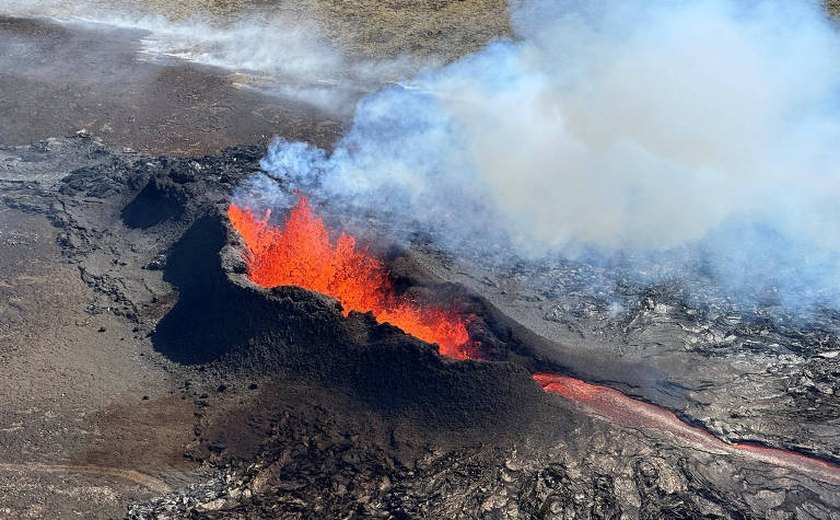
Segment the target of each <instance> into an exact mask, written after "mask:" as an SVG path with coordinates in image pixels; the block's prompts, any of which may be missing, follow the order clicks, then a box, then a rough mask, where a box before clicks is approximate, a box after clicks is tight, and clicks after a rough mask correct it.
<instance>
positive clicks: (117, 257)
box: [0, 0, 840, 520]
mask: <svg viewBox="0 0 840 520" xmlns="http://www.w3.org/2000/svg"><path fill="white" fill-rule="evenodd" d="M537 3H538V2H537ZM129 4H131V3H127V2H126V3H122V2H112V3H104V4H103V3H102V2H96V1H91V2H87V3H82V4H80V5H78V6H71V5H69V4H67V3H65V2H59V1H56V2H34V3H26V2H16V1H8V2H7V3H6V4H5V5H4V3H3V1H2V0H0V45H3V48H4V49H8V52H4V53H3V54H2V56H0V63H2V64H3V70H2V71H0V116H2V117H0V272H2V273H3V276H2V278H0V294H2V299H0V370H2V377H0V446H2V448H3V449H2V450H0V452H2V453H0V519H5V518H9V519H18V518H50V519H52V518H125V519H131V520H137V519H178V518H192V519H199V518H201V519H222V518H225V519H228V518H229V519H269V518H271V519H273V518H299V519H304V518H312V519H321V518H390V519H413V518H441V519H443V518H446V519H449V518H499V519H502V518H521V519H542V518H546V519H549V518H569V519H578V518H579V519H632V518H643V519H660V518H674V519H695V518H709V519H713V518H719V519H729V518H733V519H752V518H770V519H787V518H796V519H800V518H802V519H838V518H840V424H838V420H840V419H839V418H840V384H838V376H840V321H838V320H840V314H838V313H837V308H840V307H832V305H831V304H830V303H825V304H821V306H820V307H819V308H818V309H817V310H811V311H809V312H807V313H806V312H805V311H802V310H801V309H799V308H796V307H794V306H787V305H786V301H785V300H784V298H782V297H781V296H776V297H767V296H766V295H765V296H763V297H762V299H754V300H752V299H748V298H742V299H739V298H734V297H729V296H727V293H725V291H724V290H723V289H720V288H718V287H717V286H713V285H712V284H711V283H709V284H704V283H693V282H694V281H695V280H694V278H693V277H695V274H696V273H695V271H691V270H690V269H688V268H686V269H685V270H681V271H678V272H677V275H673V276H668V277H664V278H661V279H653V278H652V277H648V278H644V277H634V276H632V275H631V274H629V273H630V272H629V270H628V269H626V268H625V267H626V264H618V263H614V264H610V263H598V262H595V261H589V260H588V259H587V257H586V256H585V255H584V254H582V253H580V252H578V253H577V254H574V255H573V254H568V255H554V256H548V257H545V256H544V257H540V258H538V259H533V258H526V257H523V258H517V259H516V261H511V262H500V261H499V260H498V259H499V256H498V255H496V256H494V255H493V254H491V253H490V249H486V250H483V251H484V252H483V253H476V252H475V251H472V250H470V252H469V253H468V254H464V253H463V251H458V250H456V249H454V248H453V247H450V245H449V244H448V243H447V242H443V241H439V240H437V239H436V235H435V233H436V230H437V229H438V228H435V229H428V228H423V227H418V228H417V229H414V228H412V229H411V230H410V231H411V232H405V227H406V226H409V225H410V222H412V221H411V220H410V219H406V218H405V216H406V215H405V214H408V213H409V212H410V210H411V208H412V207H413V206H412V204H413V202H410V201H407V200H402V199H400V200H399V201H398V205H397V208H398V209H400V210H403V212H404V213H405V214H403V215H398V216H397V217H394V215H393V214H392V213H389V212H390V211H392V208H385V209H383V208H382V207H374V206H370V207H367V208H365V207H362V208H361V209H360V207H359V206H357V205H356V204H357V203H358V201H359V200H365V201H367V200H369V199H366V198H365V197H369V194H363V195H364V196H357V197H355V198H354V197H353V196H350V197H349V200H348V199H347V198H343V197H342V194H340V193H339V194H336V193H332V194H333V195H334V197H333V198H331V197H330V196H329V195H330V193H331V192H329V191H328V189H329V186H328V183H329V174H330V173H332V174H337V173H336V172H339V173H340V171H341V170H340V169H339V168H334V171H332V170H329V168H331V167H332V166H330V165H331V164H332V163H327V166H324V165H323V164H321V163H319V161H323V159H320V158H319V157H322V156H325V154H326V153H327V152H332V151H334V150H338V151H339V152H341V151H342V150H345V149H347V150H350V152H351V153H352V152H353V151H354V150H360V149H362V150H363V149H364V147H365V143H366V141H358V140H356V141H354V140H353V139H356V137H355V136H356V135H357V134H354V133H353V129H354V128H359V127H365V124H368V123H369V121H366V120H364V119H363V118H362V116H364V114H365V113H366V112H365V110H367V108H366V107H370V106H374V108H376V107H377V105H376V104H375V103H374V102H369V103H368V104H367V105H366V104H365V103H366V102H365V100H374V101H375V100H377V99H379V98H377V97H376V96H377V94H376V93H377V92H379V91H383V92H386V93H394V92H396V93H402V92H408V93H412V92H420V93H421V95H422V94H423V92H424V91H423V88H422V85H421V86H417V85H414V84H412V83H410V82H402V81H403V80H402V79H401V78H403V77H412V76H413V75H415V74H417V72H418V71H424V72H421V73H420V76H419V77H421V78H422V77H424V76H423V74H429V71H430V70H436V68H437V67H441V66H443V64H445V63H453V62H457V60H459V59H461V58H462V57H464V56H469V55H470V53H473V52H481V49H482V48H484V46H485V44H487V42H488V41H492V40H497V39H498V40H499V41H501V42H503V43H502V44H500V45H502V46H503V45H506V43H504V42H507V41H508V40H509V39H510V38H511V34H513V33H515V31H517V30H520V31H521V30H522V29H512V25H513V26H517V27H520V26H521V24H522V23H523V22H522V19H521V18H519V17H520V16H525V14H522V13H527V8H528V6H529V5H531V3H529V2H522V3H521V4H522V5H519V4H518V3H516V2H513V3H511V5H510V6H505V5H504V3H503V2H493V1H484V0H476V1H472V0H467V1H462V2H449V1H434V2H432V1H428V2H427V1H422V2H407V3H400V2H382V3H379V2H357V3H353V5H350V4H345V3H341V2H331V1H312V2H299V3H292V2H250V1H242V2H203V1H198V0H196V1H194V2H187V3H177V4H176V3H171V2H164V1H149V2H139V3H133V4H137V5H129ZM561 4H563V5H564V3H563V2H560V3H558V6H559V5H561ZM570 5H571V4H570ZM603 5H604V6H608V5H612V3H611V2H604V3H603ZM827 5H828V9H829V10H830V11H831V10H832V9H834V7H833V6H832V4H831V3H830V2H829V3H828V4H827ZM523 6H524V7H523ZM569 9H571V7H569ZM115 13H116V14H115ZM509 13H512V14H509ZM190 14H192V15H193V18H194V19H191V18H190V16H189V15H190ZM825 16H828V15H825ZM258 20H259V22H258ZM259 23H264V24H265V23H267V24H268V25H259ZM832 23H833V22H832ZM191 24H195V25H191ZM249 24H250V25H249ZM296 24H299V25H296ZM517 24H518V25H517ZM249 26H254V27H258V28H259V29H260V31H269V29H270V31H269V32H271V31H276V32H277V33H278V34H279V33H283V31H288V32H289V33H290V34H292V37H289V39H284V38H285V36H283V35H282V34H281V35H280V36H277V35H275V36H276V37H277V38H279V39H278V40H274V39H271V38H267V37H264V35H263V34H262V33H260V32H259V31H256V32H255V31H249V30H248V29H247V28H248V27H249ZM195 27H199V29H200V30H198V32H195V31H196V29H195ZM243 27H244V28H245V29H243ZM301 27H302V28H303V29H300V28H301ZM313 27H318V32H319V37H320V38H323V39H325V40H326V41H328V42H331V43H332V44H333V45H334V46H335V48H332V47H330V49H329V50H324V48H322V47H321V45H322V42H321V41H320V40H318V42H314V43H313V42H312V41H310V40H308V39H307V38H309V36H307V34H308V32H311V31H312V30H314V29H312V28H313ZM512 31H513V32H512ZM255 34H256V37H255V36H254V35H255ZM208 35H210V36H208ZM236 38H242V39H244V40H245V41H247V42H248V44H247V45H246V46H245V52H244V53H239V52H238V50H239V49H238V47H235V46H233V47H231V46H230V45H231V44H230V42H231V41H233V40H235V39H236ZM514 38H515V36H514ZM263 40H267V41H268V43H266V42H264V41H263ZM298 41H306V42H308V43H307V44H306V45H303V44H301V46H300V47H296V46H295V45H297V44H296V43H295V42H298ZM254 42H258V43H254ZM499 48H500V47H492V46H491V49H496V50H497V51H498V49H499ZM232 49H236V50H237V52H233V50H232ZM289 49H291V50H289ZM336 49H337V50H336ZM258 50H259V51H263V50H264V51H265V53H263V52H257V51H258ZM267 53H276V54H278V55H279V56H280V57H282V58H284V59H285V61H283V60H280V59H274V58H272V59H265V56H266V55H268V54H267ZM284 53H286V54H284ZM345 55H346V57H344V56H345ZM337 56H342V57H341V58H339V57H337ZM243 63H246V64H247V66H244V65H242V64H243ZM468 63H469V61H468ZM526 69H527V67H526ZM446 70H450V69H446ZM456 77H457V75H456ZM479 80H480V78H479V77H478V76H476V79H475V81H476V82H478V81H479ZM802 88H804V87H802ZM806 90H807V89H806ZM490 97H491V96H488V98H487V99H490ZM359 100H361V102H360V103H359V104H358V105H355V103H356V102H357V101H359ZM742 101H743V102H744V103H746V101H744V100H742ZM458 102H459V100H457V99H456V100H454V101H453V103H455V105H456V106H461V105H458ZM474 105H475V103H474V101H470V103H467V104H466V105H465V106H466V107H467V109H465V110H466V111H469V110H472V109H473V107H474ZM478 105H480V103H478ZM353 106H356V108H355V110H354V109H353ZM384 106H385V107H386V108H387V105H384ZM404 106H407V107H409V108H413V106H412V105H410V104H405V105H404ZM423 107H424V106H423V105H421V108H423ZM400 110H402V108H401V109H400ZM373 112H374V114H383V113H385V114H386V115H390V114H389V111H388V110H379V111H378V112H377V111H376V110H374V111H373ZM456 112H457V111H456ZM423 113H424V114H426V112H423ZM354 118H355V119H354ZM354 121H355V123H354ZM360 121H361V122H360ZM386 121H390V120H387V119H386ZM430 121H431V122H434V119H433V118H429V119H428V120H423V124H424V125H431V124H432V123H431V122H430ZM374 126H375V125H374ZM409 126H410V125H408V124H406V127H409ZM571 126H573V125H571ZM430 128H431V127H430V126H424V127H423V129H424V130H423V132H419V133H421V134H423V133H425V134H432V135H435V136H437V135H438V133H437V132H435V131H434V130H433V129H430ZM456 128H457V126H452V127H446V132H441V134H443V135H447V136H450V135H452V134H455V133H456ZM374 130H376V128H374ZM402 130H404V128H402V129H401V128H399V127H398V125H397V126H394V125H390V123H389V126H388V127H387V131H386V132H379V131H373V132H372V135H374V138H378V137H379V136H381V135H385V136H386V138H387V137H388V136H391V135H396V134H398V133H399V132H400V131H402ZM590 130H591V129H589V130H587V131H590ZM639 132H643V129H642V130H639ZM273 136H279V137H281V138H282V140H281V141H270V139H271V138H272V137H273ZM348 136H349V137H348ZM454 140H455V141H457V139H454ZM295 141H300V142H305V143H308V145H307V146H309V148H307V147H304V146H302V145H296V144H291V145H289V146H290V147H289V148H282V147H283V146H286V145H288V143H294V142H295ZM278 142H279V144H278ZM348 142H350V145H347V143H348ZM675 146H676V145H675ZM278 147H279V148H278ZM312 147H317V148H312ZM596 148H597V147H596ZM278 150H280V152H278ZM301 150H304V152H301ZM313 150H316V151H315V152H313ZM320 150H325V151H327V152H320ZM437 151H438V150H435V152H437ZM386 152H387V150H386ZM426 152H427V151H426V150H421V151H420V153H421V155H423V154H425V153H426ZM296 153H297V154H302V155H300V157H298V156H295V155H294V154H296ZM319 153H321V155H318V154H319ZM403 155H407V156H411V157H413V155H411V154H409V153H408V151H406V150H397V153H396V154H395V157H401V156H403ZM444 155H445V154H443V153H442V152H441V154H440V156H441V157H443V156H444ZM278 157H279V158H280V162H279V163H274V162H272V161H274V160H276V159H277V158H278ZM301 157H302V158H303V159H300V158H301ZM331 157H333V159H329V160H330V161H331V160H334V158H335V157H341V155H340V153H339V154H337V155H334V156H331ZM511 157H519V156H518V155H517V154H515V153H511ZM295 158H297V159H300V160H297V161H295V160H292V159H295ZM434 158H435V160H438V159H440V157H438V156H437V155H435V157H434ZM507 160H508V159H507V158H505V159H504V160H503V161H502V162H504V161H507ZM692 160H694V159H693V158H692ZM284 161H285V162H284ZM276 164H281V165H282V168H277V167H275V165H276ZM300 164H304V165H305V166H306V168H308V170H312V171H317V172H318V175H314V174H313V175H311V178H310V177H306V175H304V176H301V175H300V172H299V168H300ZM366 164H367V165H368V166H371V168H374V167H375V166H376V165H370V164H368V163H366ZM395 165H397V166H395ZM398 165H399V163H398V162H396V160H395V159H394V157H391V156H389V162H388V167H389V168H391V170H389V171H394V172H399V173H401V174H404V173H405V172H401V171H400V170H399V168H398ZM308 170H307V171H308ZM322 170H323V171H322ZM325 172H326V173H325ZM395 175H396V176H397V177H399V175H398V174H396V173H395ZM400 178H401V177H400ZM437 182H439V183H441V184H445V183H446V182H449V180H448V179H442V180H440V179H439V180H438V181H437ZM447 186H449V185H447ZM344 187H345V188H347V189H348V190H349V189H351V188H353V186H350V187H349V188H348V186H347V185H345V186H344ZM391 188H392V187H391V186H390V185H388V184H383V186H382V187H381V189H382V190H384V191H383V193H387V194H389V196H391V195H392V194H393V193H394V192H388V191H387V190H389V189H391ZM360 193H361V192H360ZM370 200H379V199H370ZM462 201H463V202H464V205H465V206H468V211H467V213H470V212H471V213H474V214H481V211H482V207H481V206H478V205H475V206H474V207H473V206H470V204H472V202H471V201H469V200H468V199H462ZM533 204H534V205H536V204H537V202H533ZM435 208H437V206H435ZM453 215H454V216H453ZM458 215H461V217H458ZM463 215H464V214H459V213H455V212H453V213H452V215H449V214H446V215H443V217H444V220H441V222H444V223H445V225H446V226H448V225H450V224H451V223H452V222H455V223H456V224H457V223H459V218H461V219H463ZM391 217H394V218H393V219H392V218H391ZM423 217H424V215H417V216H416V219H417V220H420V219H422V218H423ZM395 222H396V223H397V224H395ZM502 224H504V223H503V222H501V221H488V222H487V229H486V234H487V236H495V234H494V233H495V232H496V229H497V228H501V227H502ZM400 226H402V227H400ZM826 226H827V227H830V226H828V225H826ZM439 229H450V228H439ZM472 238H474V240H475V242H476V243H480V242H481V239H482V237H479V236H475V235H473V236H472ZM501 249H502V248H500V250H501ZM628 256H632V255H629V254H628ZM622 258H623V257H622ZM751 261H753V260H751ZM754 261H755V262H757V263H759V262H760V259H759V260H754ZM809 261H810V262H812V263H814V264H816V263H819V262H820V261H826V260H824V259H822V258H820V259H817V260H813V259H811V260H809ZM803 262H805V261H804V260H803ZM805 263H807V262H805ZM809 265H810V264H809ZM704 280H705V279H704ZM813 280H814V279H813V278H808V279H806V282H808V283H815V282H813ZM724 285H725V284H724ZM724 289H726V287H724ZM774 294H775V293H774ZM771 296H772V295H771Z"/></svg>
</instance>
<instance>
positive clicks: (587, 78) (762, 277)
mask: <svg viewBox="0 0 840 520" xmlns="http://www.w3.org/2000/svg"><path fill="white" fill-rule="evenodd" d="M512 17H513V21H514V24H515V27H516V34H515V37H514V38H513V39H512V40H510V41H500V42H496V43H493V44H491V45H489V46H488V47H487V48H486V49H484V50H483V51H481V52H479V53H477V54H474V55H471V56H467V57H465V58H463V59H461V60H460V61H458V62H456V63H452V64H450V65H447V66H445V67H443V68H439V69H436V70H430V71H427V72H425V73H422V74H420V75H418V76H416V77H414V78H413V79H411V80H408V81H404V82H403V83H402V84H400V85H398V86H394V87H391V88H386V89H385V90H383V91H381V92H379V93H377V94H374V95H371V96H368V97H366V98H364V99H363V100H362V101H361V102H360V103H359V104H358V105H357V107H356V113H355V120H354V124H353V126H352V129H351V130H350V131H349V133H348V134H347V135H346V136H345V137H344V138H343V139H342V140H341V141H340V142H339V143H338V144H337V146H336V148H335V150H333V151H332V152H331V153H330V154H327V153H325V152H323V151H320V150H316V149H313V148H312V147H310V146H308V145H304V144H301V143H290V142H288V141H285V140H283V139H278V140H277V141H276V142H275V143H274V144H273V145H272V147H271V149H270V151H269V154H268V156H267V157H266V159H265V160H264V163H263V166H264V168H265V169H266V170H267V171H268V172H270V173H272V174H275V175H280V176H286V177H288V178H290V179H291V180H292V181H293V183H294V184H295V185H297V186H299V187H302V188H304V189H308V190H310V191H314V192H315V193H316V194H317V195H318V196H321V197H324V198H328V199H331V200H333V201H343V203H346V204H352V205H355V206H356V207H358V208H360V209H362V210H364V211H368V212H374V213H378V214H380V215H387V216H388V218H391V219H397V220H399V225H400V226H402V227H403V228H404V229H408V230H410V231H417V230H420V231H423V232H427V233H430V234H432V235H433V236H434V237H435V239H436V240H437V241H438V243H439V245H441V246H443V247H447V248H449V249H450V250H452V251H453V252H455V253H461V254H470V255H472V254H491V252H494V253H493V254H498V252H499V251H516V254H518V255H521V256H526V257H532V258H533V257H535V256H536V257H541V256H545V255H556V254H561V255H566V256H570V255H577V256H580V255H583V254H590V253H591V251H593V250H597V251H599V252H600V254H601V255H622V256H623V257H627V256H628V255H632V256H635V257H638V258H644V259H646V261H649V260H650V259H653V260H654V261H661V262H663V263H664V262H675V261H679V262H683V261H688V262H692V263H695V264H703V265H704V266H705V268H706V269H710V270H711V271H713V272H714V274H715V275H716V276H718V277H719V278H720V279H721V280H722V282H723V283H724V284H731V285H733V286H742V285H754V284H756V283H759V284H764V285H767V284H772V285H773V286H774V287H776V288H779V289H782V290H785V291H788V292H789V294H790V295H791V296H790V298H791V299H794V298H805V296H803V295H804V292H807V293H808V294H809V295H810V296H807V297H808V298H825V297H826V295H828V294H833V293H835V292H837V291H838V289H840V278H839V277H838V273H840V270H838V269H840V261H838V254H837V253H838V252H840V205H838V203H837V201H838V200H840V118H838V116H840V104H838V102H840V35H838V32H837V28H836V27H835V26H834V25H833V23H832V22H831V21H830V20H829V19H828V17H827V14H826V13H825V12H824V11H823V10H822V8H821V5H820V4H819V3H818V2H816V1H814V2H810V1H801V2H793V1H784V0H779V1H773V0H751V1H747V0H712V1H706V0H704V1H692V0H674V1H668V2H648V1H642V0H617V1H612V0H593V1H580V2H578V1H571V0H567V1H530V0H526V1H524V2H519V3H517V4H514V5H513V6H512ZM657 259H659V260H657ZM797 291H798V292H797ZM803 291H804V292H803Z"/></svg>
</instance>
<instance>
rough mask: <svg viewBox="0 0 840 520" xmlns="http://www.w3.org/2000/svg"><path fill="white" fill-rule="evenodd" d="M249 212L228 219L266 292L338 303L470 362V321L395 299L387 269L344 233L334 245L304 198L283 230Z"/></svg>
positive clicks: (232, 210) (237, 211)
mask: <svg viewBox="0 0 840 520" xmlns="http://www.w3.org/2000/svg"><path fill="white" fill-rule="evenodd" d="M269 216H270V213H269V212H266V214H265V215H264V216H262V217H259V216H257V215H255V214H254V212H253V211H252V210H250V209H248V208H241V207H239V206H237V205H235V204H231V205H230V207H229V208H228V217H229V218H230V222H231V224H233V227H234V228H236V230H237V231H238V232H239V234H240V235H242V238H243V239H244V241H245V245H246V246H247V251H246V252H245V262H246V264H247V266H248V277H249V278H250V279H251V280H252V281H253V282H254V283H256V284H257V285H260V286H262V287H278V286H282V285H295V286H298V287H303V288H304V289H309V290H311V291H316V292H319V293H323V294H327V295H329V296H332V297H333V298H335V299H337V300H338V301H339V302H340V303H341V305H342V307H343V309H344V313H345V315H346V314H349V313H350V311H358V312H370V313H372V314H373V315H374V316H375V317H376V319H377V320H378V321H379V322H382V323H390V324H391V325H394V326H397V327H399V328H400V329H402V330H403V331H405V332H406V333H408V334H411V335H412V336H415V337H417V338H420V339H422V340H423V341H426V342H429V343H434V344H437V345H438V348H439V350H440V353H441V354H442V355H444V356H448V357H451V358H456V359H467V358H469V357H470V353H471V352H472V351H473V349H474V345H473V344H472V343H471V341H470V337H469V334H468V333H467V326H466V319H465V318H463V317H461V316H458V315H456V314H454V313H452V312H446V311H444V310H443V309H439V308H432V307H421V306H419V305H417V304H416V303H414V302H412V301H410V300H409V299H408V298H405V297H402V296H397V295H396V294H395V293H394V290H393V285H392V284H391V281H390V278H389V276H388V270H387V269H386V268H385V265H384V264H383V263H382V262H381V261H380V260H379V259H377V258H375V257H373V256H371V255H369V254H368V253H367V252H366V251H364V250H362V249H360V248H359V247H358V246H357V244H356V239H355V238H353V237H352V236H350V235H347V234H345V233H341V234H339V236H338V238H337V239H336V240H335V242H334V243H333V241H331V240H330V231H329V229H328V228H327V226H326V225H325V224H324V221H323V219H321V218H319V217H317V216H315V215H313V214H312V210H311V208H310V206H309V202H308V200H307V199H306V197H303V196H301V197H300V200H299V201H298V204H297V206H296V207H295V208H294V209H293V210H292V211H291V212H290V213H289V216H288V217H287V219H286V221H285V223H284V225H283V226H276V225H273V224H270V223H269V222H268V220H269Z"/></svg>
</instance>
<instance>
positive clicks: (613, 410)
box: [532, 374, 840, 484]
mask: <svg viewBox="0 0 840 520" xmlns="http://www.w3.org/2000/svg"><path fill="white" fill-rule="evenodd" d="M532 377H533V378H534V380H535V381H536V382H537V383H538V384H539V385H540V386H541V387H542V388H543V390H545V391H546V392H549V393H552V394H557V395H560V396H562V397H564V398H565V399H567V400H568V401H570V402H571V403H572V404H573V405H574V406H576V407H577V408H579V409H581V411H584V412H586V413H589V414H593V415H598V416H601V417H603V418H605V419H607V420H609V421H610V422H612V423H614V424H618V425H620V426H625V427H629V428H635V429H646V430H656V431H659V432H663V433H668V434H670V435H672V436H673V437H676V438H677V439H680V440H681V441H682V442H684V443H686V444H689V445H693V446H696V447H699V448H702V449H703V450H706V451H709V452H711V453H721V454H730V455H739V456H743V457H748V458H751V459H753V460H758V461H761V462H763V463H765V464H772V465H774V466H781V467H785V468H788V469H791V470H793V471H796V472H800V473H804V474H808V475H811V476H812V477H815V478H817V479H819V480H822V481H824V482H830V483H834V484H840V467H838V466H836V465H835V464H832V463H830V462H828V461H825V460H821V459H817V458H814V457H809V456H807V455H803V454H801V453H797V452H794V451H790V450H784V449H779V448H769V447H766V446H759V445H756V444H752V443H748V442H736V443H733V444H730V443H727V442H724V441H723V440H721V439H719V438H717V437H715V436H714V435H712V434H711V433H709V432H708V431H706V430H704V429H702V428H698V427H696V426H691V425H689V424H686V423H684V422H683V421H682V420H680V419H679V418H678V417H677V416H676V415H674V413H673V412H671V411H670V410H668V409H667V408H663V407H661V406H657V405H655V404H650V403H645V402H642V401H637V400H636V399H633V398H631V397H629V396H627V395H625V394H623V393H621V392H619V391H618V390H614V389H612V388H609V387H606V386H600V385H593V384H590V383H585V382H583V381H581V380H579V379H575V378H572V377H568V376H560V375H555V374H533V376H532Z"/></svg>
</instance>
